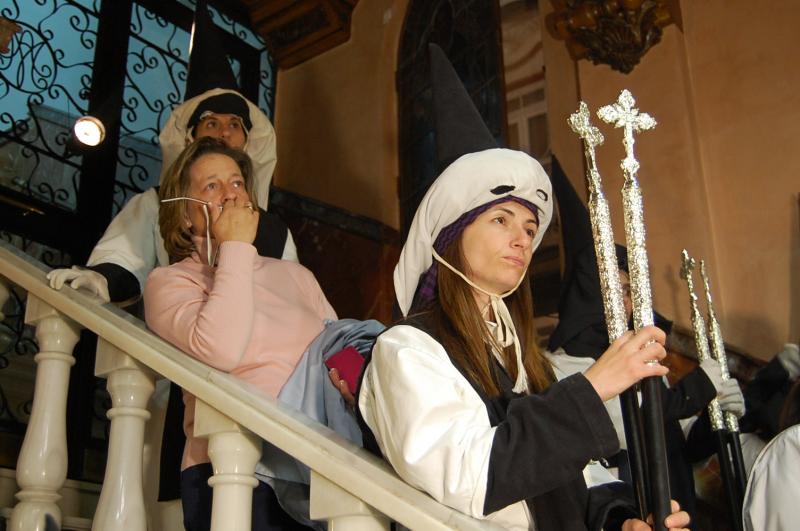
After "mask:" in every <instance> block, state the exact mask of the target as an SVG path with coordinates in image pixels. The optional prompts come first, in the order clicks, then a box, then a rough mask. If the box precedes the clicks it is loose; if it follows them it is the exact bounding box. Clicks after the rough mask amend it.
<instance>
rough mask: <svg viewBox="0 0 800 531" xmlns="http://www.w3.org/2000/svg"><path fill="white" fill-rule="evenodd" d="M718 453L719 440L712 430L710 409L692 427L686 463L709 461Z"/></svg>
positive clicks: (688, 437) (687, 440)
mask: <svg viewBox="0 0 800 531" xmlns="http://www.w3.org/2000/svg"><path fill="white" fill-rule="evenodd" d="M715 453H717V440H716V438H715V437H714V432H713V430H712V429H711V418H710V417H709V416H708V408H706V409H705V411H703V414H702V415H700V417H699V418H698V419H697V421H696V422H695V423H694V424H693V425H692V429H690V430H689V435H687V436H686V454H685V455H686V461H687V462H689V463H697V462H698V461H702V460H703V459H708V458H709V457H711V456H712V455H714V454H715Z"/></svg>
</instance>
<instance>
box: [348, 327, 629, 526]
mask: <svg viewBox="0 0 800 531" xmlns="http://www.w3.org/2000/svg"><path fill="white" fill-rule="evenodd" d="M427 315H429V314H422V315H418V316H415V317H413V318H410V319H407V320H405V321H403V322H402V323H400V324H403V325H409V326H413V327H415V328H417V329H419V330H421V331H423V332H425V333H427V334H428V335H430V336H431V337H432V338H433V339H435V340H437V341H438V339H437V338H436V336H435V335H434V334H433V333H432V332H431V327H430V326H429V324H428V323H427V322H426V316H427ZM492 359H493V360H494V356H492ZM451 361H452V359H451ZM368 363H369V358H368V359H367V363H365V366H364V367H365V370H366V367H367V364H368ZM453 365H454V366H455V367H456V368H457V369H458V370H459V372H461V374H462V375H463V376H464V378H465V380H467V381H468V382H469V383H470V385H471V386H472V388H473V389H474V390H475V392H476V393H477V394H478V396H479V397H480V398H481V400H482V402H483V403H484V405H485V406H486V410H487V414H488V417H489V421H490V424H491V426H492V427H496V428H497V429H496V432H495V436H494V439H493V443H492V449H491V453H490V457H489V472H488V477H487V486H486V497H485V501H484V514H490V513H492V512H495V511H497V510H500V509H502V508H503V507H506V506H508V505H511V504H513V503H517V502H519V501H522V500H525V502H526V503H527V505H528V508H529V509H530V511H531V514H532V515H533V518H534V521H535V525H536V528H537V530H539V531H551V530H552V531H556V530H558V531H584V530H587V529H591V530H599V529H606V530H611V529H618V528H620V527H621V525H622V522H624V520H626V519H628V518H633V517H635V506H634V503H633V498H632V493H631V490H630V488H629V487H628V486H627V485H626V484H625V483H622V482H613V483H609V484H604V485H599V486H596V487H593V488H590V489H589V488H587V487H586V483H585V481H584V479H583V474H582V470H583V468H584V466H585V465H586V464H587V463H588V462H589V461H590V460H592V459H599V458H602V457H605V456H609V455H612V454H614V453H615V452H617V451H618V450H619V441H618V440H617V435H616V432H615V431H614V427H613V424H612V422H611V419H610V418H609V416H608V413H607V412H606V409H605V407H604V406H603V403H602V401H601V400H600V397H599V396H598V395H597V393H596V392H595V390H594V388H593V387H592V386H591V384H590V383H589V381H588V380H587V379H586V378H585V377H584V376H583V375H582V374H576V375H573V376H571V377H569V378H566V379H564V380H562V381H560V382H555V383H553V384H552V385H551V386H550V387H549V388H548V389H547V390H545V391H544V392H543V393H540V394H535V395H522V394H516V393H514V392H513V391H512V388H513V386H514V382H513V381H512V380H511V378H510V377H509V375H508V373H506V371H505V370H504V369H503V368H502V367H501V366H500V364H499V363H498V362H496V361H495V366H494V369H495V373H496V377H497V381H498V383H499V384H500V387H501V389H502V392H501V394H500V396H497V397H489V396H487V395H486V394H485V393H483V392H482V391H481V389H480V388H479V387H478V386H477V385H475V384H474V383H473V382H471V381H470V380H469V378H467V376H466V375H465V374H464V373H463V371H461V369H460V368H459V367H458V365H457V364H456V363H455V362H453ZM362 377H363V372H362ZM359 420H360V422H361V426H362V430H363V431H364V440H365V447H367V449H369V450H371V451H373V452H374V453H376V454H377V455H380V450H379V449H378V445H377V443H376V442H375V438H374V435H373V434H372V432H371V430H370V429H369V427H368V426H367V425H366V423H364V421H363V419H362V418H360V413H359ZM551 456H552V457H551Z"/></svg>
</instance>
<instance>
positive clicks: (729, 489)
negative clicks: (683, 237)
mask: <svg viewBox="0 0 800 531" xmlns="http://www.w3.org/2000/svg"><path fill="white" fill-rule="evenodd" d="M695 266H696V262H695V260H694V258H690V257H689V253H688V252H687V251H686V249H684V250H683V252H682V253H681V278H683V279H684V280H685V281H686V287H687V289H688V291H689V307H690V310H691V316H692V331H693V332H694V342H695V345H696V346H697V359H698V361H699V362H700V363H703V362H705V361H707V360H709V359H712V357H711V349H710V347H709V344H708V336H707V335H706V322H705V319H703V315H702V314H701V313H700V309H699V308H698V306H697V295H696V294H695V291H694V279H693V272H694V268H695ZM708 417H709V420H710V421H711V429H712V430H713V431H714V436H715V439H716V443H717V458H718V459H719V468H720V471H721V473H722V483H723V488H724V491H725V498H726V499H727V501H728V509H729V511H730V516H731V521H732V522H733V523H734V527H735V529H741V525H737V524H739V522H740V521H741V510H742V506H741V503H740V502H739V499H738V492H737V491H738V489H737V485H736V479H735V475H734V470H733V464H732V462H731V452H730V448H729V446H728V443H727V430H726V429H725V420H724V419H723V416H722V409H721V408H720V406H719V401H718V400H717V399H716V398H714V399H713V400H712V401H711V402H710V403H709V404H708Z"/></svg>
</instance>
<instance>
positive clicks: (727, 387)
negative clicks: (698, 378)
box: [717, 378, 744, 418]
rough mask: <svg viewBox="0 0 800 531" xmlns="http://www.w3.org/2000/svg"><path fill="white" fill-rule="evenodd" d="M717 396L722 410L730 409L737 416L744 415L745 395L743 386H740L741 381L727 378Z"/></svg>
mask: <svg viewBox="0 0 800 531" xmlns="http://www.w3.org/2000/svg"><path fill="white" fill-rule="evenodd" d="M717 398H718V399H719V407H721V408H722V411H729V412H731V413H733V414H734V415H736V417H737V418H742V416H743V415H744V395H743V394H742V389H741V387H739V382H737V381H736V380H734V379H733V378H731V379H730V380H725V383H724V384H722V391H720V393H719V397H717Z"/></svg>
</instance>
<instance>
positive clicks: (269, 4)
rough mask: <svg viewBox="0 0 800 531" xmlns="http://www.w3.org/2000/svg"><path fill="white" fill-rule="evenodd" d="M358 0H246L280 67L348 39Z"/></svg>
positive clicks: (251, 16) (314, 55) (323, 50)
mask: <svg viewBox="0 0 800 531" xmlns="http://www.w3.org/2000/svg"><path fill="white" fill-rule="evenodd" d="M357 3H358V0H242V4H244V6H245V7H246V8H247V10H248V11H249V13H250V20H251V21H252V23H253V28H254V29H255V30H256V31H257V32H258V33H259V35H261V36H262V37H263V38H264V40H265V41H266V43H267V47H268V48H269V51H270V53H271V54H272V57H273V58H274V59H275V61H276V62H277V63H278V66H279V67H280V68H290V67H292V66H294V65H297V64H300V63H302V62H303V61H307V60H309V59H311V58H312V57H316V56H317V55H319V54H321V53H323V52H326V51H328V50H330V49H331V48H334V47H336V46H338V45H339V44H342V43H343V42H347V40H348V39H349V38H350V17H351V15H352V13H353V9H354V8H355V6H356V4H357Z"/></svg>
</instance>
